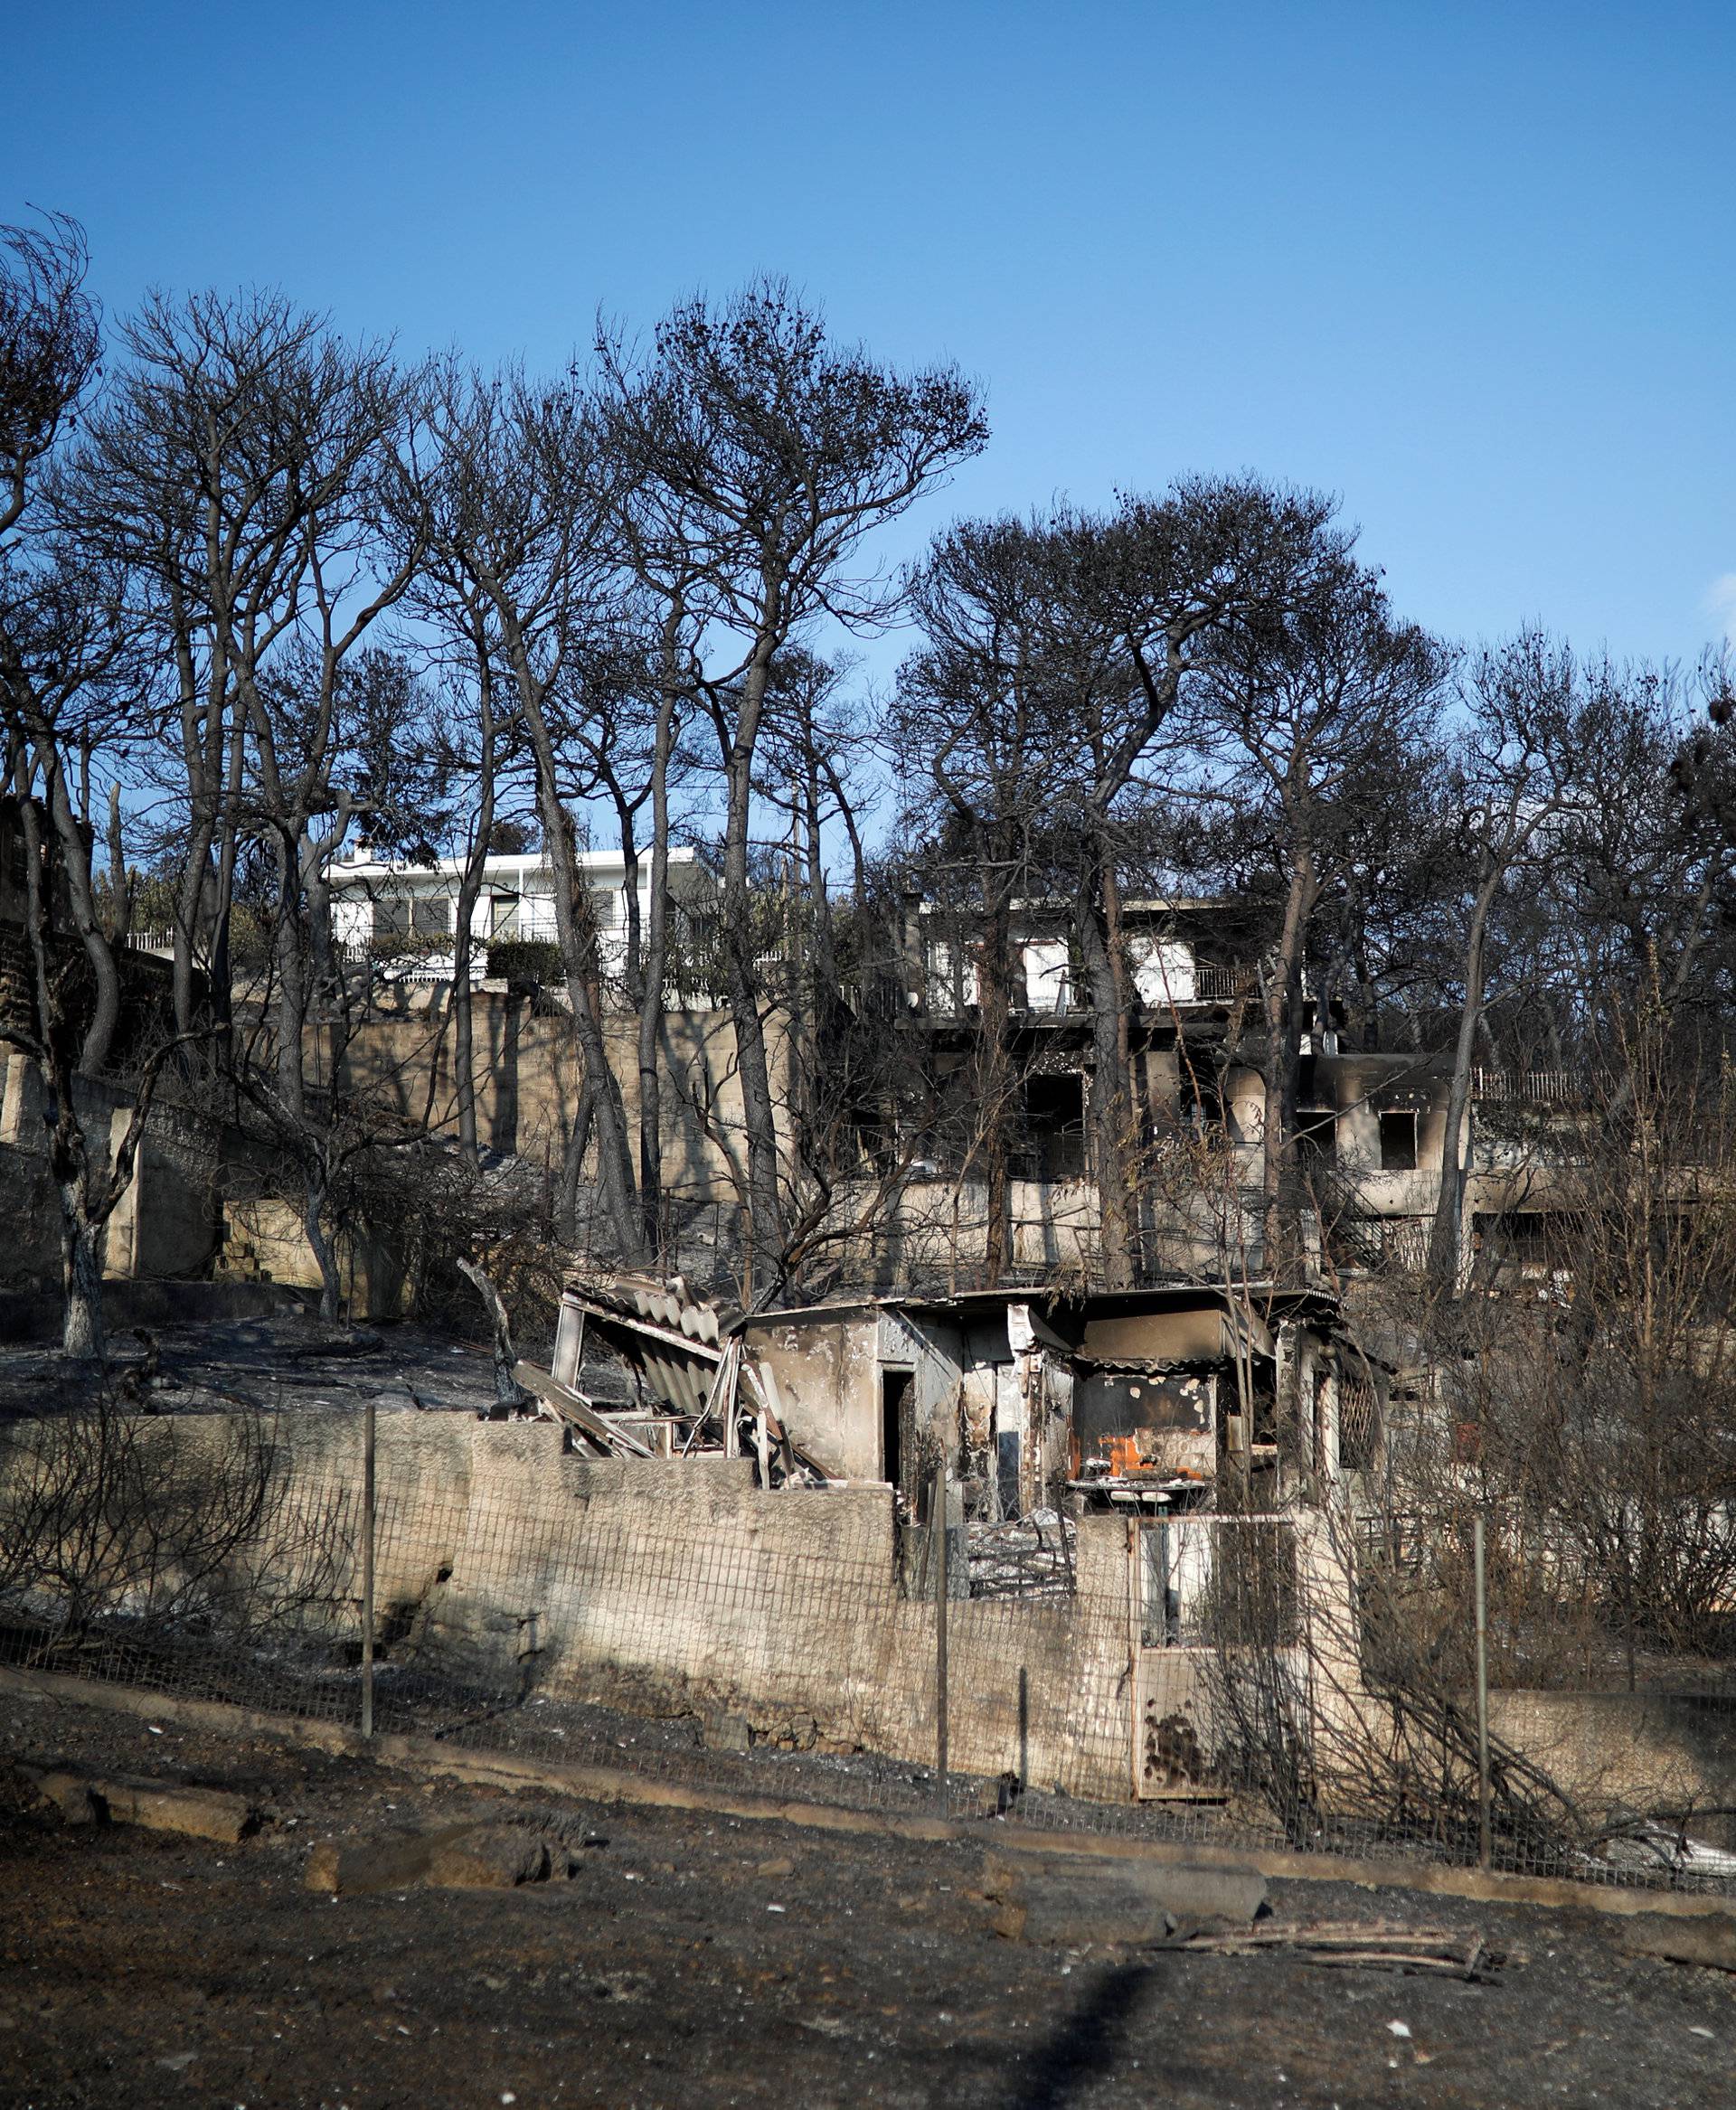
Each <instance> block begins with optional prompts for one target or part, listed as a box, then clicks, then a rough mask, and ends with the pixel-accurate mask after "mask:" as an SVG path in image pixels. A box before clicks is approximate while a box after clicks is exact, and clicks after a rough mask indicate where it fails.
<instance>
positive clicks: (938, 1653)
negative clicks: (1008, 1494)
mask: <svg viewBox="0 0 1736 2110" xmlns="http://www.w3.org/2000/svg"><path fill="white" fill-rule="evenodd" d="M930 1529H931V1530H932V1531H933V1533H934V1540H933V1544H934V1777H935V1793H936V1795H937V1797H938V1799H939V1805H940V1813H941V1815H942V1816H945V1815H946V1813H947V1808H948V1784H947V1467H946V1462H945V1461H944V1460H942V1462H941V1465H940V1468H939V1472H937V1473H936V1474H935V1476H934V1516H933V1521H932V1523H931V1525H930Z"/></svg>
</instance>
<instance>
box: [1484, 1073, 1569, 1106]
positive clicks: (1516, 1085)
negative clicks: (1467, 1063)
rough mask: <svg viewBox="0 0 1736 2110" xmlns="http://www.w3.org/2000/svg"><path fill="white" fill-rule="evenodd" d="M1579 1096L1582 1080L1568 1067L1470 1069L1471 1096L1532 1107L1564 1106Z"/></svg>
mask: <svg viewBox="0 0 1736 2110" xmlns="http://www.w3.org/2000/svg"><path fill="white" fill-rule="evenodd" d="M1582 1096H1583V1084H1582V1080H1581V1079H1579V1078H1578V1077H1576V1076H1575V1075H1574V1073H1573V1072H1572V1071H1571V1069H1526V1070H1518V1071H1514V1070H1511V1069H1473V1070H1472V1072H1471V1097H1473V1098H1474V1099H1495V1100H1507V1101H1510V1102H1513V1103H1515V1104H1520V1105H1526V1106H1533V1107H1567V1106H1571V1105H1573V1104H1574V1103H1575V1101H1577V1100H1578V1099H1580V1097H1582Z"/></svg>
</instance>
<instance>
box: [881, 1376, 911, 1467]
mask: <svg viewBox="0 0 1736 2110" xmlns="http://www.w3.org/2000/svg"><path fill="white" fill-rule="evenodd" d="M915 1455H916V1376H915V1373H914V1371H907V1370H883V1371H881V1373H880V1456H881V1477H882V1479H883V1480H890V1481H891V1482H892V1485H893V1486H894V1487H897V1488H902V1489H903V1491H904V1493H906V1494H909V1493H910V1492H911V1491H910V1489H909V1488H908V1487H905V1486H904V1470H905V1464H906V1461H907V1460H910V1459H913V1458H914V1456H915Z"/></svg>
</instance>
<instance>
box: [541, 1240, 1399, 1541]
mask: <svg viewBox="0 0 1736 2110" xmlns="http://www.w3.org/2000/svg"><path fill="white" fill-rule="evenodd" d="M587 1334H588V1336H589V1338H590V1341H591V1342H592V1344H593V1345H595V1344H597V1343H599V1342H600V1343H601V1344H602V1345H604V1346H605V1347H607V1348H608V1349H609V1351H610V1352H611V1353H612V1354H613V1355H614V1356H615V1357H617V1358H618V1359H619V1361H621V1362H622V1363H624V1364H625V1365H626V1366H627V1369H628V1370H629V1371H631V1373H632V1376H633V1381H634V1386H635V1389H636V1394H637V1397H638V1399H641V1400H644V1401H646V1402H649V1403H651V1404H653V1405H655V1406H656V1407H657V1408H660V1409H661V1410H662V1411H664V1412H665V1413H666V1414H668V1415H670V1416H672V1417H674V1418H676V1419H677V1420H679V1421H680V1422H681V1423H682V1424H683V1427H684V1434H683V1441H685V1440H686V1432H689V1431H692V1432H697V1431H699V1430H700V1429H702V1428H703V1427H704V1426H705V1425H707V1424H708V1423H710V1424H712V1425H713V1426H725V1427H726V1433H725V1439H724V1440H725V1443H726V1446H733V1445H736V1444H741V1445H742V1446H744V1447H745V1446H747V1445H749V1444H751V1443H753V1442H754V1441H756V1440H757V1441H758V1442H759V1443H760V1446H761V1453H762V1458H764V1459H765V1460H766V1462H767V1463H768V1465H769V1464H770V1463H771V1459H772V1455H773V1451H774V1450H775V1446H777V1445H778V1444H783V1445H787V1446H788V1453H789V1455H790V1456H791V1458H792V1459H799V1460H800V1461H801V1462H802V1464H803V1465H805V1466H806V1467H807V1468H808V1469H810V1470H812V1471H814V1472H816V1473H817V1474H820V1475H822V1476H824V1477H825V1478H826V1479H828V1480H832V1481H836V1482H864V1481H868V1482H881V1483H887V1484H892V1486H893V1487H895V1488H896V1489H897V1490H898V1491H899V1493H901V1495H902V1496H903V1497H904V1499H905V1502H906V1503H907V1505H908V1506H909V1508H910V1511H911V1512H915V1511H916V1510H918V1509H920V1507H921V1506H922V1503H923V1502H924V1499H925V1493H926V1489H927V1487H928V1485H929V1482H930V1481H931V1480H932V1478H933V1476H934V1474H935V1473H936V1471H937V1469H938V1468H939V1466H941V1465H946V1467H947V1468H948V1471H949V1472H950V1474H952V1475H953V1476H954V1478H955V1479H956V1480H957V1481H958V1483H959V1484H961V1486H962V1488H963V1491H964V1497H965V1505H966V1511H967V1516H972V1517H975V1518H977V1519H979V1520H988V1521H1004V1520H1008V1519H1013V1518H1017V1517H1021V1516H1024V1515H1028V1514H1030V1513H1032V1512H1035V1511H1039V1510H1046V1509H1052V1508H1056V1507H1059V1506H1061V1504H1062V1503H1067V1504H1069V1505H1070V1506H1074V1507H1079V1506H1084V1507H1095V1508H1125V1509H1127V1510H1129V1511H1134V1512H1166V1511H1173V1510H1184V1509H1202V1510H1209V1509H1212V1508H1215V1507H1216V1506H1218V1505H1219V1503H1220V1502H1221V1501H1222V1499H1223V1497H1224V1495H1225V1493H1226V1492H1227V1490H1228V1484H1229V1483H1231V1481H1233V1483H1234V1497H1235V1502H1236V1503H1237V1505H1238V1506H1241V1507H1252V1508H1255V1509H1258V1510H1261V1511H1271V1510H1275V1509H1278V1508H1279V1507H1281V1506H1284V1505H1286V1504H1288V1503H1289V1502H1294V1501H1296V1500H1297V1499H1303V1498H1306V1497H1307V1494H1308V1493H1309V1491H1310V1490H1311V1488H1312V1487H1313V1486H1314V1485H1315V1484H1316V1482H1317V1481H1321V1480H1327V1479H1335V1478H1337V1477H1339V1476H1340V1475H1347V1474H1356V1473H1358V1472H1361V1471H1364V1470H1367V1469H1369V1468H1372V1467H1373V1465H1374V1464H1375V1462H1376V1455H1377V1452H1378V1447H1379V1443H1380V1430H1381V1392H1382V1385H1383V1373H1382V1368H1381V1366H1380V1365H1379V1364H1378V1363H1376V1362H1375V1361H1373V1359H1372V1358H1371V1357H1370V1356H1369V1355H1368V1354H1366V1353H1365V1352H1363V1350H1362V1348H1361V1347H1360V1346H1359V1345H1358V1343H1357V1342H1356V1341H1355V1340H1354V1336H1353V1335H1352V1334H1351V1333H1350V1331H1349V1329H1348V1328H1347V1326H1346V1325H1345V1323H1344V1317H1343V1314H1342V1312H1341V1311H1340V1308H1339V1306H1338V1304H1337V1301H1336V1299H1335V1298H1334V1297H1332V1296H1331V1295H1327V1294H1326V1293H1325V1292H1323V1291H1319V1290H1312V1289H1309V1290H1290V1291H1279V1290H1277V1289H1274V1288H1272V1287H1270V1286H1254V1287H1252V1288H1250V1289H1249V1290H1247V1291H1245V1292H1244V1291H1241V1290H1231V1289H1229V1288H1225V1287H1222V1286H1214V1285H1210V1284H1203V1285H1202V1284H1174V1285H1168V1286H1161V1287H1156V1288H1149V1289H1134V1290H1125V1291H1118V1292H1096V1293H1081V1294H1075V1295H1066V1294H1061V1293H1053V1292H1051V1293H1043V1294H1039V1293H1036V1292H1033V1291H1031V1290H1020V1289H986V1290H977V1291H972V1292H967V1293H966V1294H963V1295H956V1296H949V1297H923V1296H901V1295H890V1296H876V1297H866V1298H861V1299H854V1300H850V1301H844V1302H839V1303H833V1304H822V1305H808V1306H804V1307H798V1308H793V1309H789V1310H786V1311H770V1312H760V1313H756V1314H752V1315H750V1316H745V1317H743V1316H736V1315H732V1314H727V1313H726V1314H719V1312H718V1311H717V1309H716V1308H715V1307H713V1306H712V1305H701V1304H695V1303H693V1302H691V1301H689V1300H688V1299H687V1298H686V1296H685V1294H684V1292H683V1291H681V1290H680V1288H679V1286H678V1285H672V1286H662V1285H653V1284H650V1283H647V1282H641V1281H639V1280H638V1279H637V1278H636V1277H613V1278H609V1280H607V1281H602V1280H599V1279H596V1278H589V1277H579V1276H575V1277H574V1278H573V1279H572V1280H571V1282H570V1283H569V1285H568V1287H567V1290H566V1293H565V1299H564V1303H563V1314H562V1335H561V1344H560V1345H558V1347H557V1352H556V1363H555V1367H556V1373H557V1375H560V1374H561V1372H562V1371H565V1372H566V1373H567V1381H569V1382H571V1383H573V1384H575V1385H576V1384H577V1383H578V1381H579V1371H580V1361H581V1352H580V1348H579V1345H578V1343H579V1342H580V1337H581V1336H583V1335H587ZM732 1347H733V1352H734V1353H735V1355H736V1356H737V1357H739V1363H740V1373H741V1385H742V1386H743V1387H744V1389H745V1396H746V1397H747V1399H749V1401H750V1412H749V1413H748V1414H747V1416H746V1417H745V1418H741V1419H740V1420H738V1417H737V1415H736V1413H735V1411H734V1408H733V1407H731V1409H729V1410H728V1411H720V1408H719V1401H720V1399H721V1397H722V1391H721V1388H722V1387H723V1386H725V1385H726V1384H728V1383H729V1382H731V1380H730V1379H729V1376H728V1366H729V1362H730V1358H731V1350H732ZM756 1417H757V1418H759V1420H760V1424H761V1426H760V1429H759V1432H758V1435H757V1436H756V1434H755V1430H754V1421H755V1418H756ZM768 1424H769V1429H770V1431H771V1434H770V1436H768V1434H767V1430H766V1425H768Z"/></svg>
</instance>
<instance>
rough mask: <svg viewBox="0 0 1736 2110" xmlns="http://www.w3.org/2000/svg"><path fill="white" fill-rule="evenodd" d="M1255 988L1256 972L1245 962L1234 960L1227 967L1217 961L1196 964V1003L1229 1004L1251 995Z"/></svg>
mask: <svg viewBox="0 0 1736 2110" xmlns="http://www.w3.org/2000/svg"><path fill="white" fill-rule="evenodd" d="M1253 986H1254V970H1253V969H1252V968H1251V967H1250V966H1249V965H1248V964H1247V962H1246V961H1245V960H1232V961H1231V962H1229V963H1228V964H1227V965H1223V964H1220V963H1219V962H1217V961H1215V960H1196V961H1195V962H1194V1003H1231V1002H1233V1001H1234V999H1235V998H1236V997H1238V996H1247V995H1249V994H1251V993H1252V990H1253Z"/></svg>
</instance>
